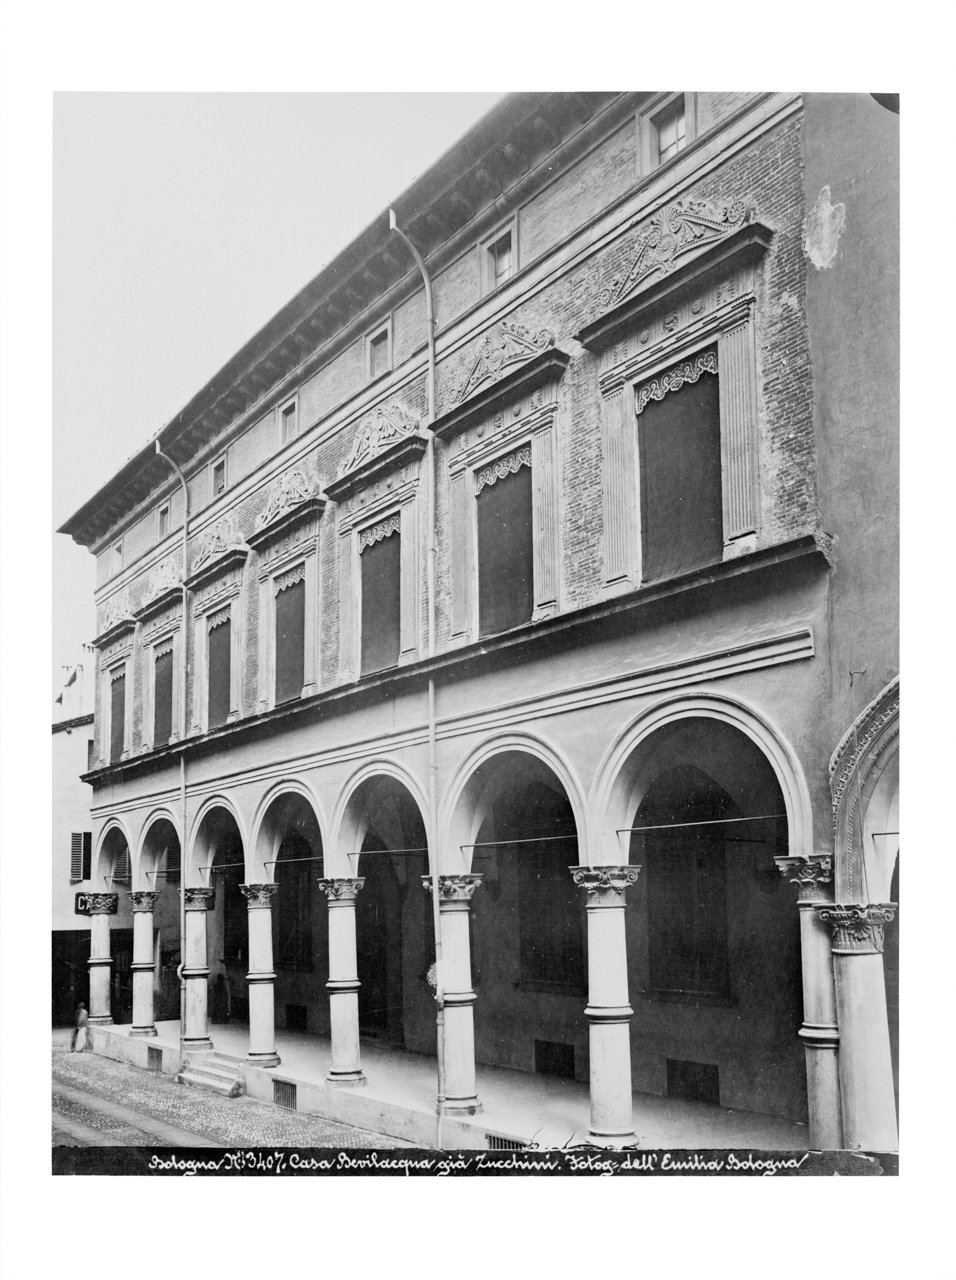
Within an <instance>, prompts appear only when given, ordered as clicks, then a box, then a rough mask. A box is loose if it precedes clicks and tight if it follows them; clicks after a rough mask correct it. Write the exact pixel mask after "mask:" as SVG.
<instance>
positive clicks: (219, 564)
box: [185, 516, 249, 591]
mask: <svg viewBox="0 0 956 1280" xmlns="http://www.w3.org/2000/svg"><path fill="white" fill-rule="evenodd" d="M248 555H249V547H248V544H247V543H245V542H244V541H243V540H242V538H241V537H240V536H239V534H238V532H237V530H236V525H235V521H234V520H233V518H232V517H231V516H224V517H223V519H222V520H220V521H219V522H218V523H217V524H215V525H214V526H213V527H212V529H210V530H209V532H208V533H207V534H206V536H205V538H204V539H203V541H202V544H201V545H200V548H199V551H198V552H197V554H196V556H195V557H194V559H193V562H192V565H191V566H190V568H191V572H190V574H189V577H188V578H187V579H186V584H185V585H186V586H187V587H188V588H189V589H190V590H191V591H195V590H196V589H197V588H199V587H201V586H203V585H204V584H205V583H207V582H210V581H212V579H214V578H218V577H220V576H222V575H223V574H225V573H228V572H229V570H230V569H235V568H236V567H238V566H241V565H242V564H243V563H244V562H245V560H246V558H247V557H248Z"/></svg>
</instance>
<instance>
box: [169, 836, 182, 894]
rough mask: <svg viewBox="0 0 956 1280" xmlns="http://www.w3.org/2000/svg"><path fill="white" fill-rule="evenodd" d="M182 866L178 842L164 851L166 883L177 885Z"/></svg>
mask: <svg viewBox="0 0 956 1280" xmlns="http://www.w3.org/2000/svg"><path fill="white" fill-rule="evenodd" d="M181 865H182V855H181V853H180V849H179V841H178V840H177V841H176V843H175V844H171V845H170V846H169V847H168V848H167V850H166V883H167V884H179V875H180V869H181Z"/></svg>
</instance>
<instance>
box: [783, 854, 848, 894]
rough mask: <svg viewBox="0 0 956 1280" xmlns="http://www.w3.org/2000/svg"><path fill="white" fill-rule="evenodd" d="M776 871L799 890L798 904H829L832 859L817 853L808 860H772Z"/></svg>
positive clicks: (831, 886) (831, 884) (831, 888)
mask: <svg viewBox="0 0 956 1280" xmlns="http://www.w3.org/2000/svg"><path fill="white" fill-rule="evenodd" d="M774 862H775V863H776V864H777V870H778V871H779V872H780V874H781V875H782V876H784V877H785V878H786V877H789V880H790V883H791V884H795V885H796V886H797V888H798V890H799V892H798V894H797V901H798V902H830V901H832V897H831V895H832V893H833V858H832V856H831V855H830V854H826V853H817V854H813V855H812V856H811V857H809V858H774Z"/></svg>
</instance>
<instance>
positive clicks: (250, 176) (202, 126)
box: [52, 93, 501, 693]
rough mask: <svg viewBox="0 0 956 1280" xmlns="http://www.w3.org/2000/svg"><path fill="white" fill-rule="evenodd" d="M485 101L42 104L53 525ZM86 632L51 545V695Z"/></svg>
mask: <svg viewBox="0 0 956 1280" xmlns="http://www.w3.org/2000/svg"><path fill="white" fill-rule="evenodd" d="M500 97H501V95H500V94H494V93H460V94H454V93H396V94H376V93H364V94H361V93H338V94H322V93H310V94H301V93H296V94H276V93H241V94H237V93H198V94H196V93H59V94H56V95H55V96H54V100H53V519H54V527H59V526H60V525H61V524H62V523H63V522H64V520H66V519H67V518H68V517H69V516H70V515H72V514H73V513H74V512H75V511H76V510H77V509H78V508H79V507H80V506H81V505H82V504H83V503H84V502H86V501H87V500H88V499H89V498H91V497H92V496H93V494H94V493H95V492H96V491H97V490H98V489H99V487H100V486H101V485H102V484H103V483H105V481H106V480H108V479H109V477H110V476H111V475H112V474H113V473H114V472H115V471H116V470H117V469H118V468H119V467H120V466H121V465H122V463H123V462H125V461H126V459H127V458H129V457H130V455H131V454H133V453H135V452H136V451H137V450H138V449H140V448H141V447H142V446H143V445H144V444H145V443H146V442H147V441H148V440H149V439H150V437H152V436H153V435H154V434H155V433H156V432H157V431H158V430H159V429H160V428H161V427H162V426H163V424H164V423H165V422H166V421H167V420H169V419H170V418H171V417H173V416H174V415H175V414H176V413H177V412H178V411H179V410H180V409H181V408H182V407H183V405H184V404H185V403H186V402H187V401H188V400H189V399H190V397H191V396H192V395H193V394H194V393H195V392H196V391H198V390H199V389H200V387H202V386H203V384H204V383H205V382H207V381H208V380H209V379H210V378H211V377H212V376H213V374H215V373H216V372H217V371H218V369H219V368H220V367H221V366H222V365H223V364H224V363H225V362H226V360H227V359H228V358H229V357H230V356H231V355H233V354H234V352H235V351H236V350H237V349H238V348H239V347H240V346H241V345H242V344H243V343H244V342H245V341H246V340H247V339H248V338H250V337H251V336H252V335H253V334H254V333H255V332H256V331H257V330H258V329H259V328H260V327H261V326H262V325H263V324H264V323H265V322H266V321H267V320H269V319H270V318H271V316H272V315H274V314H275V312H276V311H277V310H278V309H279V308H280V307H281V306H282V305H283V304H284V303H286V302H288V300H289V299H290V298H291V297H292V296H293V295H294V294H295V293H297V292H298V290H299V289H301V288H302V286H303V285H304V284H306V282H307V281H308V280H310V279H311V278H312V276H314V275H315V274H316V273H317V272H318V271H319V270H321V268H322V267H323V266H324V265H325V264H326V263H328V262H329V261H330V260H331V259H332V258H333V257H334V256H335V255H336V254H337V253H338V252H339V250H341V249H342V248H344V247H345V246H346V245H347V244H348V243H349V242H350V241H351V240H352V239H353V238H354V237H355V236H357V235H358V234H359V232H361V231H362V230H363V229H364V228H365V227H366V226H367V225H368V223H369V222H371V221H372V219H373V218H374V217H376V216H377V215H379V214H380V213H381V212H382V211H383V210H384V209H385V208H386V207H387V206H388V204H389V203H390V202H391V201H392V200H393V199H395V198H396V197H397V196H398V195H400V194H401V192H402V191H404V190H405V188H406V187H407V186H408V185H409V184H410V183H411V182H412V181H413V180H414V178H416V177H417V176H418V175H419V174H420V173H422V172H423V171H424V170H425V169H427V168H428V167H429V166H430V165H431V164H432V163H433V162H434V161H435V160H437V159H438V157H439V156H440V155H441V154H442V153H443V152H444V151H445V150H447V148H448V147H449V146H450V145H451V144H452V143H453V142H455V140H456V139H457V138H458V137H460V136H461V134H462V133H464V132H465V130H466V129H468V128H469V127H470V126H471V125H472V124H473V123H474V122H475V121H476V120H478V119H479V118H480V117H481V116H482V115H484V114H485V112H487V111H488V110H489V109H490V108H491V107H492V106H493V105H494V104H495V103H496V102H497V101H499V100H500ZM94 622H95V619H94V610H93V557H92V556H91V555H90V554H89V552H88V551H86V550H85V549H84V548H80V547H77V546H76V545H75V544H74V543H73V541H72V539H70V538H67V537H66V536H65V535H62V534H58V535H56V537H55V539H54V563H53V671H52V684H53V692H54V693H55V692H56V691H57V690H58V689H59V687H60V685H61V683H62V679H63V674H64V672H63V668H64V666H68V665H69V664H71V663H74V662H76V661H78V660H79V658H80V647H81V645H82V644H83V643H84V642H88V641H89V640H91V639H92V637H93V634H94Z"/></svg>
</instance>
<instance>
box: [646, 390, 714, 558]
mask: <svg viewBox="0 0 956 1280" xmlns="http://www.w3.org/2000/svg"><path fill="white" fill-rule="evenodd" d="M637 421H638V445H639V454H640V459H639V467H640V476H641V547H642V552H643V561H644V564H643V574H642V578H643V581H644V582H653V581H657V580H660V579H664V578H673V577H676V576H677V575H678V574H681V573H687V572H689V571H690V570H691V569H699V568H700V567H701V566H702V565H706V564H715V563H717V562H719V561H720V559H721V557H722V555H723V545H724V535H723V506H722V498H721V475H720V399H719V385H718V381H717V377H716V375H715V374H712V373H702V374H701V375H700V377H699V379H698V381H697V382H694V383H685V385H684V386H683V387H681V388H680V390H679V391H669V392H667V394H666V395H665V396H664V398H663V400H649V401H648V402H647V404H646V405H645V406H644V408H643V409H642V410H641V412H640V414H639V415H638V419H637Z"/></svg>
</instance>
